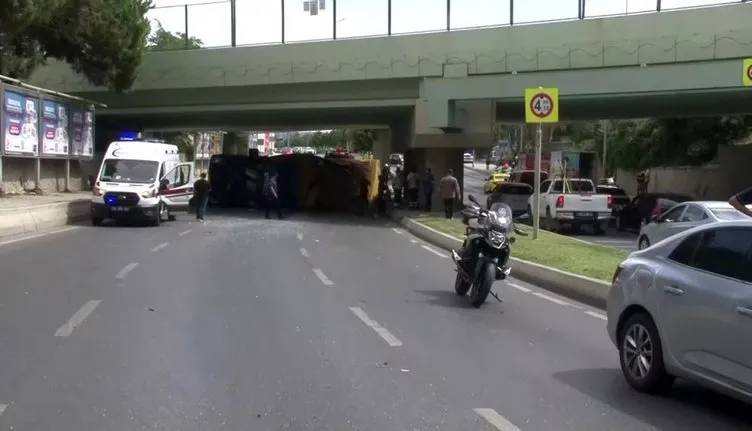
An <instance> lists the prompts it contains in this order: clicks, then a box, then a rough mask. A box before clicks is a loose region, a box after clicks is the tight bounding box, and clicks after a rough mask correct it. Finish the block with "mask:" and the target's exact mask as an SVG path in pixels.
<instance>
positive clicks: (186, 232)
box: [178, 229, 193, 236]
mask: <svg viewBox="0 0 752 431" xmlns="http://www.w3.org/2000/svg"><path fill="white" fill-rule="evenodd" d="M191 232H193V229H188V230H184V231H183V232H180V233H179V234H178V236H186V235H188V234H189V233H191Z"/></svg>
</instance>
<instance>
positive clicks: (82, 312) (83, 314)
mask: <svg viewBox="0 0 752 431" xmlns="http://www.w3.org/2000/svg"><path fill="white" fill-rule="evenodd" d="M100 302H102V301H99V300H95V301H89V302H87V303H86V304H84V305H83V306H82V307H81V308H79V309H78V311H76V312H75V313H74V314H73V316H72V317H71V318H70V319H69V320H68V321H67V322H65V323H64V324H63V326H61V327H59V328H58V329H57V331H55V336H56V337H67V336H69V335H70V334H72V333H73V330H74V329H75V328H77V327H78V326H81V324H82V323H84V320H86V318H87V317H89V315H90V314H91V313H92V312H93V311H94V309H95V308H97V306H98V305H99V303H100Z"/></svg>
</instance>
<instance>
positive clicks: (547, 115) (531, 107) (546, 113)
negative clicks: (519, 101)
mask: <svg viewBox="0 0 752 431" xmlns="http://www.w3.org/2000/svg"><path fill="white" fill-rule="evenodd" d="M558 121H559V89H558V88H543V87H538V88H526V89H525V122H527V123H556V122H558Z"/></svg>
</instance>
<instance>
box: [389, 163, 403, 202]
mask: <svg viewBox="0 0 752 431" xmlns="http://www.w3.org/2000/svg"><path fill="white" fill-rule="evenodd" d="M392 188H393V189H394V203H395V204H396V206H398V207H399V206H400V205H402V189H403V188H404V178H403V177H402V168H400V167H397V169H396V170H395V171H394V179H393V180H392Z"/></svg>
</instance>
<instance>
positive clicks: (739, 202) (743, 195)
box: [728, 187, 752, 217]
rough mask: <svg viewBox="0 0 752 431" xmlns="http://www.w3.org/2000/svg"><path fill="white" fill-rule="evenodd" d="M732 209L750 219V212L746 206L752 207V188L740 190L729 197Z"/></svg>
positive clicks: (751, 212) (751, 215) (751, 214)
mask: <svg viewBox="0 0 752 431" xmlns="http://www.w3.org/2000/svg"><path fill="white" fill-rule="evenodd" d="M728 203H729V204H731V206H732V207H734V208H736V209H737V210H738V211H739V212H740V213H742V214H745V215H747V216H749V217H752V211H750V209H749V208H747V205H752V187H750V188H748V189H745V190H742V191H741V192H739V193H737V194H735V195H734V196H731V199H729V201H728Z"/></svg>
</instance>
